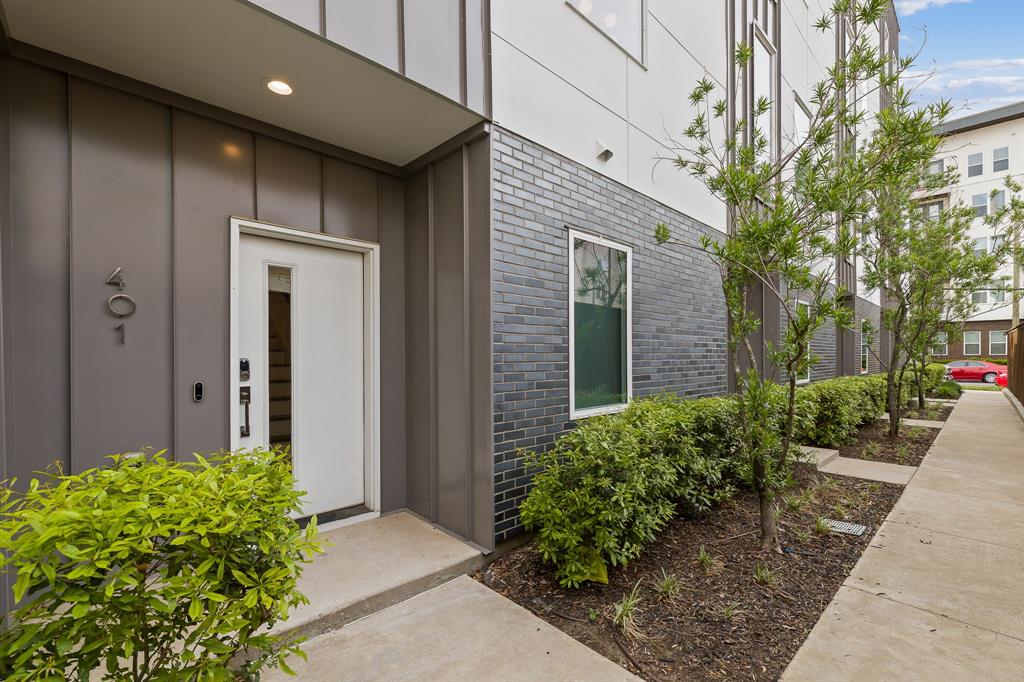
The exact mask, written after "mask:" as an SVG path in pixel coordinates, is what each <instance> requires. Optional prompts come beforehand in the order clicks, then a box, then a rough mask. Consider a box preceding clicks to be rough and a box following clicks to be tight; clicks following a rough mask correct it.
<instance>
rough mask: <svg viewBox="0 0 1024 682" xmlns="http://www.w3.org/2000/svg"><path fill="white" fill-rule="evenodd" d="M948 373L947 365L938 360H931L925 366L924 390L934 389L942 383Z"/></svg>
mask: <svg viewBox="0 0 1024 682" xmlns="http://www.w3.org/2000/svg"><path fill="white" fill-rule="evenodd" d="M945 375H946V366H945V365H942V364H939V363H938V362H929V363H928V364H927V365H925V366H924V387H923V388H924V390H925V391H926V392H927V391H934V390H935V387H936V386H938V385H939V384H941V383H942V378H943V377H944V376H945Z"/></svg>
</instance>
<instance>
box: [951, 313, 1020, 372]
mask: <svg viewBox="0 0 1024 682" xmlns="http://www.w3.org/2000/svg"><path fill="white" fill-rule="evenodd" d="M1009 329H1010V320H973V321H971V322H968V323H967V324H965V325H964V332H967V331H978V332H981V354H980V355H964V333H963V332H961V333H958V334H949V343H948V344H947V346H948V352H947V353H946V355H933V356H932V360H934V361H935V362H952V361H953V360H983V359H985V358H997V359H1004V360H1005V359H1006V353H1005V352H1004V353H1002V354H997V353H993V352H992V348H991V344H990V343H989V339H990V337H989V332H994V331H1008V330H1009ZM996 350H997V351H999V350H1001V349H1000V348H999V347H998V346H997V347H996Z"/></svg>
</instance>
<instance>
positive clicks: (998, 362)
mask: <svg viewBox="0 0 1024 682" xmlns="http://www.w3.org/2000/svg"><path fill="white" fill-rule="evenodd" d="M981 361H982V362H991V363H994V364H996V365H1007V364H1009V360H1008V359H1007V358H1006V356H1003V357H1001V358H981Z"/></svg>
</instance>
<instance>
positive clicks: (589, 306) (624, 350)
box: [569, 231, 633, 419]
mask: <svg viewBox="0 0 1024 682" xmlns="http://www.w3.org/2000/svg"><path fill="white" fill-rule="evenodd" d="M569 253H570V262H569V290H570V291H571V292H572V294H571V305H570V306H569V408H570V417H571V418H573V419H576V418H577V417H586V416H590V415H594V414H604V413H608V412H615V411H618V410H621V409H623V408H625V406H626V404H627V403H628V402H629V399H630V397H631V395H632V357H631V356H632V335H631V333H630V329H631V327H632V325H631V319H632V311H631V302H632V287H631V280H630V277H631V272H632V260H633V252H632V251H631V250H630V249H629V247H626V246H621V245H619V244H615V243H613V242H609V241H607V240H605V239H601V238H600V237H592V236H590V235H586V234H582V233H579V232H575V231H570V232H569Z"/></svg>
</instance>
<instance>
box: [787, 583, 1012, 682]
mask: <svg viewBox="0 0 1024 682" xmlns="http://www.w3.org/2000/svg"><path fill="white" fill-rule="evenodd" d="M1022 659H1024V642H1021V641H1019V640H1016V639H1013V638H1012V637H1007V636H1005V635H1000V634H998V633H995V632H991V631H989V630H984V629H982V628H978V627H974V626H971V625H966V624H964V623H959V622H957V621H954V620H950V619H949V618H945V617H943V616H938V615H935V614H932V613H928V612H926V611H921V610H920V609H917V608H914V607H912V606H907V605H905V604H901V603H899V602H897V601H893V600H891V599H886V598H882V597H876V596H874V595H871V594H867V593H865V592H862V591H860V590H855V589H853V588H850V587H840V588H839V591H838V592H837V593H836V596H835V597H834V598H833V600H832V603H831V604H829V607H828V610H827V611H825V613H824V614H822V617H821V620H819V621H818V624H817V625H816V626H815V627H814V631H813V632H812V635H811V637H810V638H809V639H808V640H807V642H806V643H805V644H804V645H803V647H801V649H800V650H799V651H798V652H797V654H796V656H794V657H793V661H792V662H791V663H790V664H789V668H787V669H786V672H785V674H784V675H783V677H782V679H783V680H784V681H785V682H822V681H823V680H851V681H852V680H857V681H861V680H864V681H868V680H886V682H922V681H923V680H951V681H953V680H964V681H966V680H985V681H986V682H1020V679H1021V678H1020V674H1019V665H1020V661H1021V660H1022Z"/></svg>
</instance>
